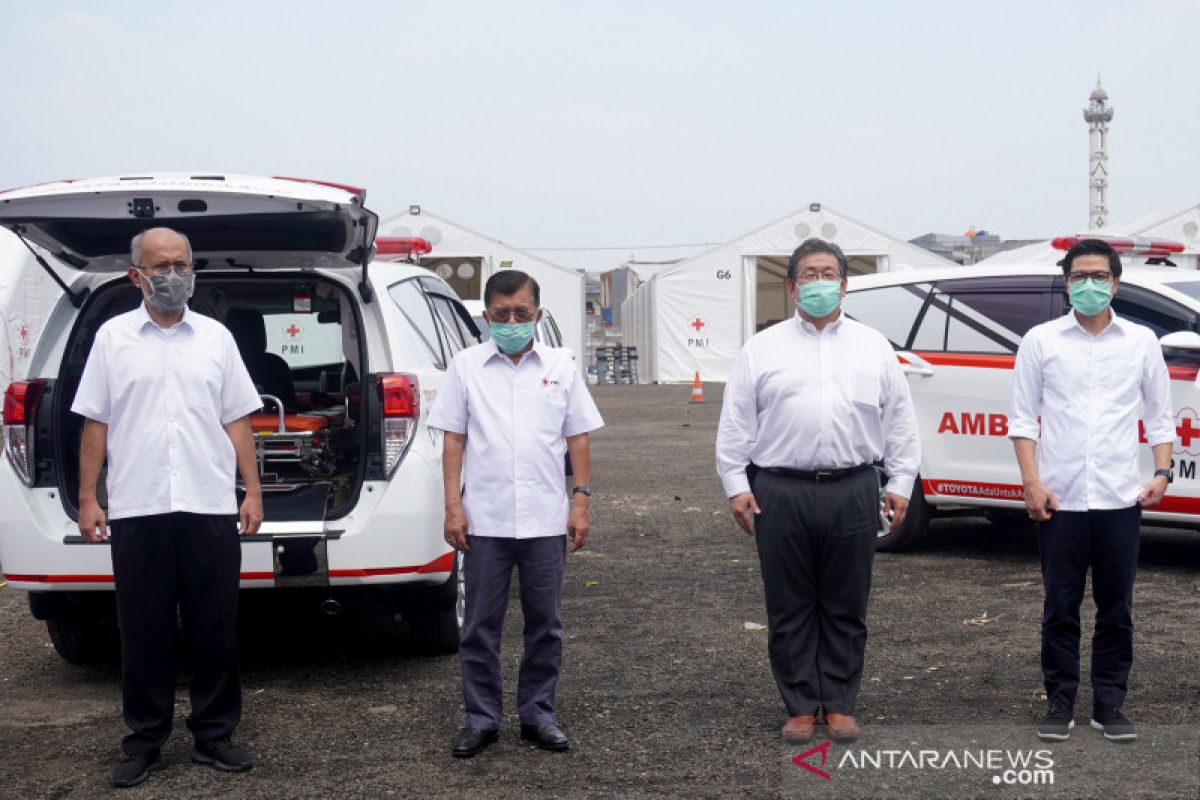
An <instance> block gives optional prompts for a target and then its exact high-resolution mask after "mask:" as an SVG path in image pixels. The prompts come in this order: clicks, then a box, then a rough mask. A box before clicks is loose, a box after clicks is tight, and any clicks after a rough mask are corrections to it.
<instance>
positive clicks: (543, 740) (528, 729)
mask: <svg viewBox="0 0 1200 800" xmlns="http://www.w3.org/2000/svg"><path fill="white" fill-rule="evenodd" d="M521 738H522V739H524V740H525V741H527V742H533V743H534V744H536V745H537V746H538V747H540V748H542V749H543V750H566V749H567V748H568V747H570V746H571V742H570V740H569V739H567V735H566V734H565V733H563V731H562V728H560V727H558V726H557V725H555V724H554V723H553V722H547V723H546V724H544V725H526V724H525V723H521Z"/></svg>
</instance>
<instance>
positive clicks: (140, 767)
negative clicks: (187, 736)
mask: <svg viewBox="0 0 1200 800" xmlns="http://www.w3.org/2000/svg"><path fill="white" fill-rule="evenodd" d="M162 763H163V762H162V755H161V754H160V753H159V751H157V750H155V751H153V752H150V753H144V754H142V755H138V756H131V755H129V754H128V753H126V754H125V755H124V756H122V757H121V760H120V761H118V762H117V765H116V766H115V767H113V771H112V785H113V786H116V787H118V788H122V789H123V788H125V787H126V786H137V785H138V784H139V783H141V782H142V781H144V780H146V778H148V777H149V776H150V773H151V772H154V770H156V769H158V768H159V767H161V766H162Z"/></svg>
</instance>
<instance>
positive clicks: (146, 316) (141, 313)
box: [134, 300, 193, 332]
mask: <svg viewBox="0 0 1200 800" xmlns="http://www.w3.org/2000/svg"><path fill="white" fill-rule="evenodd" d="M192 313H193V312H192V310H191V309H190V308H188V307H187V306H184V307H183V317H181V318H180V320H179V322H177V323H175V324H174V325H172V326H171V327H170V328H169V329H163V328H159V327H158V323H157V322H155V321H154V319H153V318H152V317H151V316H150V312H149V311H147V310H146V301H145V300H143V301H142V302H141V303H139V304H138V307H137V309H136V310H135V311H134V314H136V315H137V323H138V330H139V331H140V330H144V329H145V327H146V326H147V325H151V326H153V327H155V328H158V329H159V330H160V331H164V332H165V330H174V329H176V328H183V327H186V328H187V329H188V330H192V327H193V326H192V322H191V320H190V319H189V317H190V316H191V315H192Z"/></svg>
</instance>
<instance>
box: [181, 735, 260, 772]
mask: <svg viewBox="0 0 1200 800" xmlns="http://www.w3.org/2000/svg"><path fill="white" fill-rule="evenodd" d="M192 761H195V762H196V763H197V764H208V765H209V766H210V767H213V768H215V769H219V770H221V771H222V772H245V771H246V770H248V769H250V768H251V767H253V766H254V759H253V758H251V757H250V751H249V750H247V749H246V748H244V747H242V746H241V745H240V744H234V743H233V742H231V741H229V737H225V738H223V739H213V740H212V741H209V742H200V741H197V742H196V743H195V745H193V746H192Z"/></svg>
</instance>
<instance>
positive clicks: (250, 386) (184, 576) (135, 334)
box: [71, 228, 263, 787]
mask: <svg viewBox="0 0 1200 800" xmlns="http://www.w3.org/2000/svg"><path fill="white" fill-rule="evenodd" d="M132 251H133V252H132V263H133V267H132V268H131V269H130V270H129V279H130V280H131V281H133V283H134V285H135V286H137V287H138V288H140V289H141V291H142V295H143V303H142V304H141V305H139V306H138V307H137V308H136V309H134V310H133V311H130V312H128V313H126V314H121V315H120V316H117V317H113V318H112V319H110V320H109V321H107V322H105V323H104V324H103V325H101V326H100V330H99V331H97V333H96V339H95V342H94V343H93V345H92V349H91V352H90V353H89V354H88V358H87V364H86V365H85V366H84V370H83V377H82V378H81V379H80V382H79V389H78V391H76V393H75V399H74V402H73V404H72V406H71V410H72V411H73V412H75V413H76V414H80V415H82V416H83V417H85V418H86V419H85V421H84V426H83V440H82V443H81V446H80V454H79V461H80V476H79V478H80V479H79V530H80V533H82V534H83V538H84V539H85V540H86V541H88V542H90V543H99V542H103V541H111V544H112V564H113V579H114V583H115V589H116V596H117V617H118V621H119V626H120V632H121V699H122V707H123V711H124V716H125V722H126V724H127V725H129V727H130V728H131V729H132V732H131V733H130V734H129V735H128V736H126V737H125V740H124V742H123V744H122V750H123V751H124V757H123V758H122V759H121V761H120V762H119V763H118V764H117V765H116V766H115V767H114V768H113V773H112V783H113V785H114V786H119V787H124V786H135V785H137V784H139V783H141V782H142V781H144V780H145V779H146V777H147V776H148V775H149V774H150V773H151V772H153V771H154V770H156V769H158V768H159V767H161V766H162V756H161V748H162V745H163V744H164V743H165V742H166V740H167V737H168V736H169V735H170V733H171V723H172V719H173V717H174V710H175V646H176V635H175V630H176V605H177V603H178V606H179V610H180V612H181V615H182V618H183V634H184V639H185V641H186V643H187V646H188V652H189V654H190V656H191V668H192V682H191V685H190V687H189V691H190V694H191V701H192V713H191V714H190V715H189V717H188V720H187V725H188V729H189V730H190V731H191V732H192V736H193V737H194V739H195V746H194V747H193V749H192V760H194V761H197V762H200V763H204V764H209V765H211V766H213V767H215V768H217V769H220V770H223V771H227V772H239V771H242V770H247V769H250V767H251V766H253V764H254V762H253V760H252V759H251V757H250V754H249V753H248V752H247V751H246V749H245V748H244V747H242V746H240V745H236V744H233V742H232V741H231V739H230V737H231V736H232V734H233V731H234V728H235V727H236V726H237V724H238V721H239V719H240V718H241V710H242V697H241V683H240V680H239V677H238V653H237V601H238V586H239V581H240V568H241V559H242V550H241V542H240V541H239V539H238V526H239V523H238V517H239V513H240V525H241V532H242V533H243V534H253V533H255V532H257V531H258V527H259V525H260V524H261V523H262V516H263V512H262V491H261V488H260V486H259V479H258V466H257V463H256V461H255V457H254V436H253V432H252V431H251V428H250V420H249V417H248V416H247V415H248V414H250V412H252V411H254V410H255V409H257V408H258V407H259V406H260V405H261V402H260V400H259V397H258V392H257V390H256V389H255V388H254V383H253V382H252V381H251V380H250V375H249V374H248V373H247V372H246V367H245V365H243V364H242V359H241V357H240V356H239V355H238V349H237V345H236V344H235V343H234V341H233V337H232V336H231V335H230V333H229V331H227V330H226V329H225V327H224V326H222V325H221V324H220V323H219V322H216V321H214V320H212V319H209V318H208V317H205V316H203V315H201V314H197V313H195V312H193V311H190V310H189V309H188V307H187V301H188V298H190V297H191V295H192V290H193V288H194V286H195V274H194V273H193V271H192V248H191V245H190V244H189V243H188V240H187V239H186V238H185V237H184V236H183V235H182V234H179V233H177V232H175V231H173V230H170V229H168V228H151V229H150V230H147V231H145V232H143V233H141V234H138V235H137V236H135V237H134V239H133V244H132ZM106 455H107V457H108V475H107V479H106V487H107V491H108V513H107V515H106V514H105V512H104V511H103V510H102V509H101V508H100V505H99V503H98V502H97V494H96V484H97V482H98V480H99V475H100V468H101V466H102V465H103V464H104V461H105V456H106ZM235 470H236V471H240V472H241V474H242V480H243V481H244V482H245V486H246V497H245V500H244V501H243V502H242V505H241V509H240V512H239V509H238V505H237V495H236V494H235V490H234V478H235ZM106 523H107V525H106ZM109 525H110V526H111V528H112V535H111V538H110V536H109V534H108V531H107V527H108V526H109Z"/></svg>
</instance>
